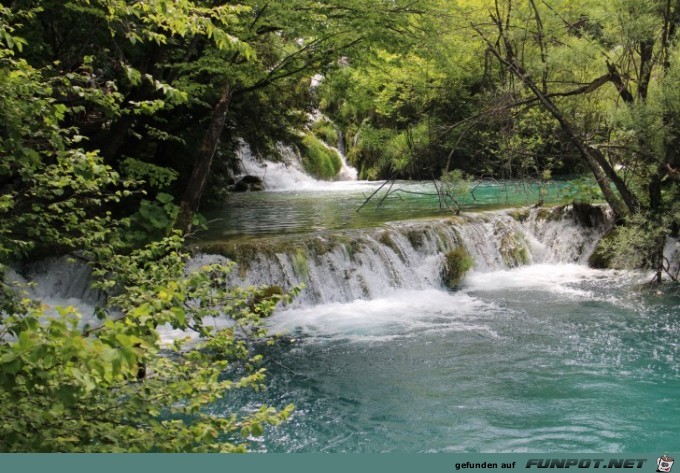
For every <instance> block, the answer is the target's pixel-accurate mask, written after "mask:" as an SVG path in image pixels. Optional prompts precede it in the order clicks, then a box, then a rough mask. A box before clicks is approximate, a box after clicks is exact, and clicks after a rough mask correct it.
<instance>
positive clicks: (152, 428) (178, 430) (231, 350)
mask: <svg viewBox="0 0 680 473" xmlns="http://www.w3.org/2000/svg"><path fill="white" fill-rule="evenodd" d="M31 15H32V13H30V12H23V13H22V15H21V16H20V17H17V16H16V15H14V14H13V13H12V12H10V11H9V10H8V9H6V8H2V9H1V10H0V105H1V108H0V114H1V116H0V122H1V123H2V127H1V128H0V154H1V155H2V164H1V165H0V276H1V278H0V402H1V403H2V405H3V409H2V410H0V451H5V452H29V451H45V452H66V451H79V452H83V451H84V452H116V451H126V452H149V451H168V452H170V451H173V452H188V451H245V449H246V448H247V438H248V437H250V436H257V435H260V434H261V433H262V430H263V428H264V426H266V425H268V424H277V423H280V422H282V421H283V420H284V419H285V418H286V417H287V416H288V415H289V414H290V412H291V409H292V407H291V406H287V407H285V408H283V409H282V410H280V411H276V410H274V409H271V408H269V407H267V406H262V407H261V408H260V409H258V410H257V411H255V412H251V413H232V414H225V415H214V414H211V413H210V412H209V411H207V410H206V409H205V407H206V406H208V405H210V404H211V403H212V402H214V401H215V400H216V399H219V398H220V397H222V396H224V395H225V393H227V392H229V391H231V390H235V389H259V388H260V387H261V385H262V382H263V379H264V374H265V373H264V370H263V369H262V368H261V356H259V355H258V354H257V347H258V345H259V344H262V343H268V342H271V339H270V338H269V336H268V335H267V333H266V330H264V328H263V319H264V318H265V317H266V316H268V315H269V314H271V312H272V311H273V309H274V307H275V305H276V304H277V303H278V302H279V301H281V300H285V299H287V298H288V297H289V296H288V295H285V294H284V293H283V291H282V290H281V289H280V288H278V289H277V288H273V289H272V288H267V289H256V288H250V289H240V288H232V287H230V286H229V285H228V284H227V282H226V279H225V275H226V273H227V272H228V271H229V269H230V268H229V266H228V265H210V266H206V267H202V268H195V269H191V268H187V263H188V255H187V254H186V253H185V252H184V251H183V244H184V241H183V239H182V238H181V237H180V236H179V235H177V234H173V235H171V236H169V237H167V238H164V239H162V240H160V241H156V242H152V243H149V244H147V245H145V246H142V247H135V246H130V245H129V244H128V241H127V240H126V238H125V233H126V232H127V230H128V228H129V223H130V220H129V219H127V218H116V217H114V215H113V214H112V212H111V211H110V210H108V209H107V207H109V206H110V205H111V204H113V203H116V202H122V201H124V200H125V199H128V198H130V197H131V194H132V193H133V192H138V191H139V190H138V189H139V187H138V185H139V183H133V182H129V181H123V180H122V179H121V178H120V176H119V175H118V174H117V173H116V172H115V171H114V170H113V169H112V168H111V167H110V166H108V165H106V164H105V163H104V162H103V160H102V158H101V156H99V154H98V153H97V152H94V151H86V150H84V149H83V148H82V144H83V139H82V136H81V135H80V134H79V130H78V128H77V127H73V126H64V123H66V122H68V113H69V109H68V107H67V106H65V105H64V104H63V103H60V101H59V100H58V98H55V97H54V94H55V90H59V91H60V92H62V93H68V94H77V93H78V91H79V90H81V89H80V87H81V84H82V81H83V80H84V79H85V76H84V75H83V74H71V75H67V76H60V77H55V76H54V75H53V71H52V70H50V69H37V68H35V67H32V66H31V65H29V64H28V63H27V62H26V61H25V60H23V59H17V58H16V57H15V55H16V53H17V52H18V51H19V50H20V49H21V48H23V47H24V46H25V45H26V44H27V43H26V40H25V39H24V38H22V37H21V36H19V35H17V31H18V29H19V26H20V25H19V24H18V23H19V22H20V21H21V20H31V18H30V16H31ZM70 112H71V113H77V112H75V111H73V110H71V111H70ZM55 247H56V248H58V249H59V251H60V252H61V253H67V254H71V255H72V257H73V258H74V259H77V260H79V261H85V262H87V264H89V265H90V266H91V268H92V270H93V273H92V274H93V286H94V287H95V288H96V289H98V290H99V291H101V293H102V295H103V299H102V300H103V302H102V303H101V304H100V305H99V306H98V307H97V308H96V310H95V313H94V314H93V315H91V316H88V315H86V314H79V313H78V311H77V310H76V309H74V308H73V307H46V306H45V305H44V304H42V303H41V302H40V301H34V300H31V298H30V282H29V284H28V285H22V284H20V283H19V282H17V281H12V280H11V279H8V265H9V264H10V263H12V262H16V261H17V260H22V259H23V258H26V257H27V256H35V255H36V252H39V251H40V250H41V249H44V248H50V250H51V251H54V248H55ZM64 264H68V263H64ZM217 317H219V318H221V319H222V320H224V321H225V323H226V326H224V327H221V328H220V327H214V326H213V325H212V324H211V323H209V321H210V320H213V319H214V318H217ZM163 326H168V327H172V328H174V329H178V330H183V331H185V332H186V333H187V334H188V335H193V336H194V340H193V341H191V340H177V341H174V342H173V343H170V344H168V343H167V342H164V341H162V340H161V337H160V332H159V329H160V327H163Z"/></svg>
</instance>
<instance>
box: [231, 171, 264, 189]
mask: <svg viewBox="0 0 680 473" xmlns="http://www.w3.org/2000/svg"><path fill="white" fill-rule="evenodd" d="M264 188H265V187H264V181H263V180H262V179H261V178H259V177H257V176H251V175H247V176H243V177H242V178H241V179H240V180H239V181H238V182H237V183H236V184H234V187H232V190H233V191H234V192H257V191H263V190H264Z"/></svg>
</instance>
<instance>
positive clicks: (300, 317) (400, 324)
mask: <svg viewBox="0 0 680 473" xmlns="http://www.w3.org/2000/svg"><path fill="white" fill-rule="evenodd" d="M679 304H680V290H678V288H677V287H674V286H664V287H661V288H650V287H648V286H647V285H646V284H644V278H642V279H641V275H639V274H633V273H627V272H612V271H606V272H604V271H595V270H591V269H588V268H585V267H582V266H577V265H536V266H529V267H523V268H518V269H514V270H504V271H496V272H492V273H473V274H471V275H469V276H468V277H467V279H466V281H465V284H464V286H463V288H462V289H461V290H460V291H458V292H445V291H441V290H438V289H431V290H425V291H409V290H395V293H394V294H393V295H392V296H390V297H387V298H385V299H376V300H370V301H355V302H352V303H347V304H327V305H322V306H316V307H310V308H305V309H299V310H289V311H286V312H281V313H279V314H278V315H276V316H275V317H274V319H273V320H272V321H271V322H272V328H273V329H274V330H276V331H280V332H285V333H288V334H289V335H290V336H291V337H293V338H294V339H295V341H291V342H288V343H284V344H283V345H281V346H279V347H277V348H275V349H272V350H271V351H270V352H268V353H267V354H268V359H269V360H270V361H269V364H268V368H269V372H270V379H269V383H268V388H267V390H266V391H265V392H264V393H262V394H259V395H257V396H256V397H255V398H254V399H253V398H249V399H248V400H247V401H246V400H245V399H235V398H228V399H226V400H225V401H224V404H222V405H218V406H215V409H216V411H218V412H221V411H223V410H224V411H229V410H230V409H232V408H233V405H234V403H236V404H243V405H245V406H248V405H250V404H249V403H251V402H253V403H257V402H266V403H270V404H272V405H274V406H279V407H280V406H283V405H286V404H288V403H293V404H295V405H296V406H297V410H296V413H295V414H294V416H293V417H292V419H291V420H290V421H289V422H288V423H287V424H285V425H283V426H281V427H279V428H277V429H271V430H269V431H268V432H267V433H266V435H265V437H264V439H262V440H261V441H257V442H255V444H254V449H256V450H260V451H268V452H624V451H625V452H664V451H673V450H676V449H677V445H678V441H679V439H680V402H678V401H679V400H680V364H679V361H680V358H679V356H680V353H679V347H680V340H679V339H678V334H680V310H679V307H680V305H679Z"/></svg>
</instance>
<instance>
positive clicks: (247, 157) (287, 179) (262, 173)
mask: <svg viewBox="0 0 680 473" xmlns="http://www.w3.org/2000/svg"><path fill="white" fill-rule="evenodd" d="M332 149H334V150H335V151H336V152H337V153H338V155H339V156H340V159H341V160H342V167H341V168H340V171H339V172H338V177H337V180H338V181H356V179H357V175H358V171H357V170H356V169H355V168H353V167H352V166H351V165H350V164H349V163H348V162H347V157H346V156H345V155H344V154H343V152H342V151H341V150H340V149H337V148H332ZM278 151H279V154H280V155H281V158H282V160H281V161H278V162H274V161H268V160H261V159H257V158H256V157H255V156H254V155H253V153H252V151H251V149H250V146H248V144H247V143H245V142H242V143H241V145H240V147H239V149H238V153H237V156H238V158H239V160H240V162H241V167H242V171H243V172H242V174H240V175H239V176H238V177H243V176H244V175H251V176H256V177H259V178H260V179H262V180H263V181H264V184H265V187H266V189H267V190H270V191H288V190H301V189H305V190H325V189H327V188H328V185H329V182H328V181H320V180H317V179H314V178H313V177H311V176H310V175H309V174H307V173H306V172H305V170H304V169H303V167H302V164H301V162H300V156H299V155H298V153H297V151H296V150H294V149H293V148H292V147H290V146H286V145H283V144H280V145H279V146H278Z"/></svg>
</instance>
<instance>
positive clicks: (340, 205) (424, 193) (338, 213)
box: [200, 181, 570, 240]
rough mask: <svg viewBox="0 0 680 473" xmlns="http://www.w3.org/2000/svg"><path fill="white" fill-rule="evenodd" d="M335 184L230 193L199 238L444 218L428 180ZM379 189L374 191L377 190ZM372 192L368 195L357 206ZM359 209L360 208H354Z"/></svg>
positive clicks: (510, 198) (498, 188)
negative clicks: (321, 186)
mask: <svg viewBox="0 0 680 473" xmlns="http://www.w3.org/2000/svg"><path fill="white" fill-rule="evenodd" d="M382 184H383V183H382V182H366V181H359V182H357V181H354V182H337V183H328V184H327V186H326V187H324V188H321V189H318V188H315V189H301V190H297V191H291V190H286V191H267V192H260V193H246V194H231V195H229V197H228V199H227V201H226V203H225V205H224V207H223V208H221V209H216V210H213V211H210V212H206V214H205V215H206V217H207V218H208V220H210V221H212V223H211V225H210V227H211V228H210V230H209V231H207V232H205V233H203V234H201V235H200V238H201V239H203V240H224V239H229V238H234V237H240V236H246V235H277V234H288V233H303V232H311V231H319V230H334V229H346V228H366V227H372V226H376V225H380V224H381V223H384V222H388V221H394V220H406V219H413V218H427V217H437V216H446V215H450V214H451V210H450V209H449V208H447V207H446V206H443V208H442V206H441V205H440V202H439V198H438V196H437V190H436V189H435V186H434V185H433V184H432V183H431V182H407V181H397V182H395V184H394V185H393V186H391V187H390V186H384V187H383V188H382V189H381V188H380V187H381V186H382ZM569 188H570V184H569V183H568V182H550V183H544V184H542V185H541V186H540V187H539V185H538V184H537V183H528V182H496V181H494V182H479V183H475V184H474V185H473V186H471V191H470V192H469V193H468V194H466V195H465V196H462V197H460V198H458V199H457V200H458V204H459V205H460V207H461V208H462V209H463V210H482V209H489V208H493V207H498V206H514V205H516V206H525V205H535V204H536V203H537V202H538V201H539V199H541V198H542V199H543V201H544V202H545V203H557V202H559V201H560V200H561V199H563V196H564V195H565V193H566V191H567V190H568V189H569ZM378 190H379V191H378ZM375 191H378V192H377V193H376V194H375V195H374V196H373V198H372V199H371V200H370V201H369V202H368V203H367V204H366V205H365V206H364V207H363V208H361V207H362V204H364V203H365V202H366V199H367V198H368V197H370V196H371V195H372V194H373V193H374V192H375ZM360 208H361V210H360V211H359V209H360Z"/></svg>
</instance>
